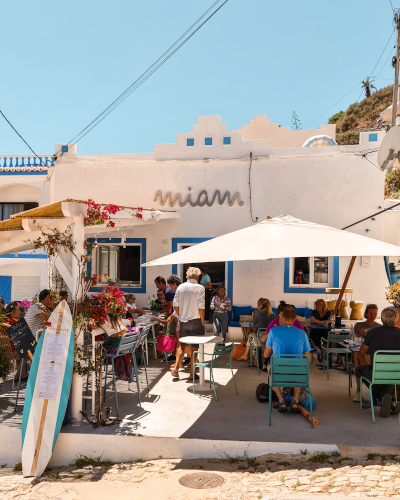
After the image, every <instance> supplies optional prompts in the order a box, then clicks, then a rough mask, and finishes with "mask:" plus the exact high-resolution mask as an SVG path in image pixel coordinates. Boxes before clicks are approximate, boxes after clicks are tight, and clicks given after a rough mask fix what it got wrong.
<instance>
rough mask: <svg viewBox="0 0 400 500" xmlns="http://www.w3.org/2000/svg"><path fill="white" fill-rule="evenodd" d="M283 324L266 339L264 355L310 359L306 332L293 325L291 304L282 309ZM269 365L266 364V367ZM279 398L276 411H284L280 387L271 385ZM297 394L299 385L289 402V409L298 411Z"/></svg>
mask: <svg viewBox="0 0 400 500" xmlns="http://www.w3.org/2000/svg"><path fill="white" fill-rule="evenodd" d="M282 319H283V324H282V325H280V326H277V327H275V328H273V329H272V330H271V331H270V333H269V335H268V339H267V345H266V347H265V351H264V356H265V358H269V357H270V356H271V355H272V354H274V355H275V356H277V355H283V354H305V355H306V356H307V357H308V359H309V360H310V361H311V352H310V351H311V346H310V342H309V341H308V337H307V334H306V333H305V332H304V330H300V329H299V328H296V327H295V326H293V324H294V321H295V319H296V308H295V307H294V306H292V305H287V306H285V307H284V308H283V311H282ZM270 366H271V365H268V369H269V368H270ZM273 390H274V391H275V393H276V395H277V396H278V399H279V408H278V411H280V412H281V413H284V412H286V411H287V406H286V401H285V398H284V397H283V395H282V390H281V388H280V387H273ZM299 395H300V387H294V389H293V399H292V402H291V407H290V411H291V412H292V413H299V411H300V410H299V404H298V403H299Z"/></svg>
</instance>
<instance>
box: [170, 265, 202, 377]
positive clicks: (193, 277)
mask: <svg viewBox="0 0 400 500" xmlns="http://www.w3.org/2000/svg"><path fill="white" fill-rule="evenodd" d="M200 275H201V271H200V269H198V268H197V267H189V269H188V270H187V272H186V278H187V282H186V283H183V284H182V285H179V287H178V288H177V290H176V292H175V297H174V301H173V303H174V309H175V312H176V314H177V315H178V317H179V338H182V337H189V336H192V335H193V336H199V335H204V308H205V292H204V287H203V286H201V285H199V283H198V281H199V276H200ZM198 347H199V345H198V344H191V345H187V344H185V345H184V346H183V347H182V345H181V346H180V347H179V348H178V352H177V353H176V363H175V371H172V376H173V377H174V378H179V373H178V367H179V364H180V362H181V361H182V358H183V356H184V354H185V353H186V354H187V355H188V357H189V359H190V361H191V365H190V367H191V369H190V376H191V377H193V372H192V370H193V357H192V356H193V353H194V351H196V350H197V349H198ZM194 378H195V379H196V380H198V378H199V377H198V376H197V375H195V376H194Z"/></svg>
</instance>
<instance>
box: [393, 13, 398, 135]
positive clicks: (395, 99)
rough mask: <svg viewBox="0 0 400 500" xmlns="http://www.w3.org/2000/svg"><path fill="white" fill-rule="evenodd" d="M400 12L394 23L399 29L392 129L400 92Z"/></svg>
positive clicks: (394, 60) (396, 15) (395, 14)
mask: <svg viewBox="0 0 400 500" xmlns="http://www.w3.org/2000/svg"><path fill="white" fill-rule="evenodd" d="M399 13H400V11H399V10H397V11H396V12H395V13H394V22H395V26H396V29H397V44H396V56H395V57H394V58H393V63H394V68H395V71H394V85H393V105H392V124H391V126H392V127H395V126H396V116H397V99H398V92H399V58H400V14H399Z"/></svg>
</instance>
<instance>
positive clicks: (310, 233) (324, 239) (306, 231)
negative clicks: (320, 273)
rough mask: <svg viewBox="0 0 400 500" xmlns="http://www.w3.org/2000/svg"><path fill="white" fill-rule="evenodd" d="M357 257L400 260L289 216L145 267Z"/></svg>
mask: <svg viewBox="0 0 400 500" xmlns="http://www.w3.org/2000/svg"><path fill="white" fill-rule="evenodd" d="M354 255H368V256H399V255H400V247H398V246H396V245H391V244H390V243H384V242H383V241H379V240H375V239H373V238H368V237H367V236H361V235H359V234H356V233H351V232H349V231H343V230H342V229H336V228H333V227H329V226H323V225H321V224H315V223H313V222H307V221H303V220H300V219H296V218H295V217H292V216H291V215H286V216H280V217H275V218H273V219H266V220H264V221H262V222H260V223H258V224H255V225H254V226H250V227H247V228H245V229H240V230H238V231H234V232H233V233H228V234H225V235H223V236H219V237H217V238H214V239H212V240H208V241H205V242H204V243H199V244H198V245H194V246H191V247H189V248H186V249H185V250H180V251H178V252H175V253H171V254H169V255H166V256H165V257H161V258H159V259H156V260H152V261H150V262H147V263H146V264H143V265H144V266H165V265H173V264H194V263H200V262H229V261H241V260H267V259H281V258H285V257H310V256H315V257H317V256H322V257H331V256H333V257H351V256H354Z"/></svg>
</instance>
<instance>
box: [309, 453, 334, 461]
mask: <svg viewBox="0 0 400 500" xmlns="http://www.w3.org/2000/svg"><path fill="white" fill-rule="evenodd" d="M328 458H329V455H327V454H326V453H324V452H322V453H316V454H315V455H313V456H312V457H310V458H309V459H308V461H309V462H313V463H314V464H323V463H324V462H326V461H327V460H328Z"/></svg>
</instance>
